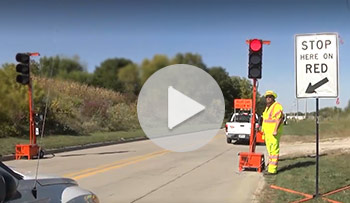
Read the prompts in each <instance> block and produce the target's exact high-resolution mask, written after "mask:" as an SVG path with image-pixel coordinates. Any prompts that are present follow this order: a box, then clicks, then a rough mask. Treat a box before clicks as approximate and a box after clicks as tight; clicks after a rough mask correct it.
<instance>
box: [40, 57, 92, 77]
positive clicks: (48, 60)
mask: <svg viewBox="0 0 350 203" xmlns="http://www.w3.org/2000/svg"><path fill="white" fill-rule="evenodd" d="M76 71H79V72H82V71H86V68H85V67H84V66H83V65H81V63H80V62H79V57H78V56H74V57H73V58H65V57H60V56H54V57H46V56H44V57H41V58H40V66H39V71H38V74H39V75H40V76H45V77H60V78H64V79H65V77H66V76H67V75H68V74H69V73H72V72H76Z"/></svg>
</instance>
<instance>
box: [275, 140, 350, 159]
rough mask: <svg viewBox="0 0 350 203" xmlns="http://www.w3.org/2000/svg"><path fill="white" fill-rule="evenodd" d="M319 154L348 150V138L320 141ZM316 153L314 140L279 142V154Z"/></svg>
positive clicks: (301, 154)
mask: <svg viewBox="0 0 350 203" xmlns="http://www.w3.org/2000/svg"><path fill="white" fill-rule="evenodd" d="M319 149H320V154H325V153H328V152H331V151H338V152H349V151H350V138H332V139H325V140H321V141H320V148H319ZM315 153H316V143H315V141H314V142H307V143H301V142H294V143H288V142H281V143H280V156H304V155H314V154H315Z"/></svg>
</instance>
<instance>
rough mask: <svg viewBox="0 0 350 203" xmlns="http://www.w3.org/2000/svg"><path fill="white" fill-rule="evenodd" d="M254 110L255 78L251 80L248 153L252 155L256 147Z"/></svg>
mask: <svg viewBox="0 0 350 203" xmlns="http://www.w3.org/2000/svg"><path fill="white" fill-rule="evenodd" d="M255 108H256V78H254V79H253V106H252V119H251V129H250V139H249V152H250V153H254V152H255V147H256V130H255Z"/></svg>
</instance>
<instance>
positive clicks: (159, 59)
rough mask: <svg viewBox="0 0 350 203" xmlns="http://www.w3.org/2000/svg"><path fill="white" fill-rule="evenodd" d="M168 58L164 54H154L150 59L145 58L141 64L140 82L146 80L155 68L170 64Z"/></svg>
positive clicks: (142, 82)
mask: <svg viewBox="0 0 350 203" xmlns="http://www.w3.org/2000/svg"><path fill="white" fill-rule="evenodd" d="M170 64H171V63H170V60H169V58H168V57H167V56H166V55H160V54H158V55H154V56H153V58H152V59H151V60H149V59H145V60H143V62H142V64H141V84H144V83H145V82H146V80H147V79H148V78H149V77H150V76H151V75H152V74H153V73H155V72H156V71H157V70H159V69H161V68H164V67H166V66H168V65H170Z"/></svg>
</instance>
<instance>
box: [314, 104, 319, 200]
mask: <svg viewBox="0 0 350 203" xmlns="http://www.w3.org/2000/svg"><path fill="white" fill-rule="evenodd" d="M318 105H319V101H318V97H316V193H315V197H318V195H319V192H318V179H319V178H318V171H319V170H318V164H319V162H318V161H319V140H320V138H319V134H318V130H319V122H318V113H319V112H318Z"/></svg>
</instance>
